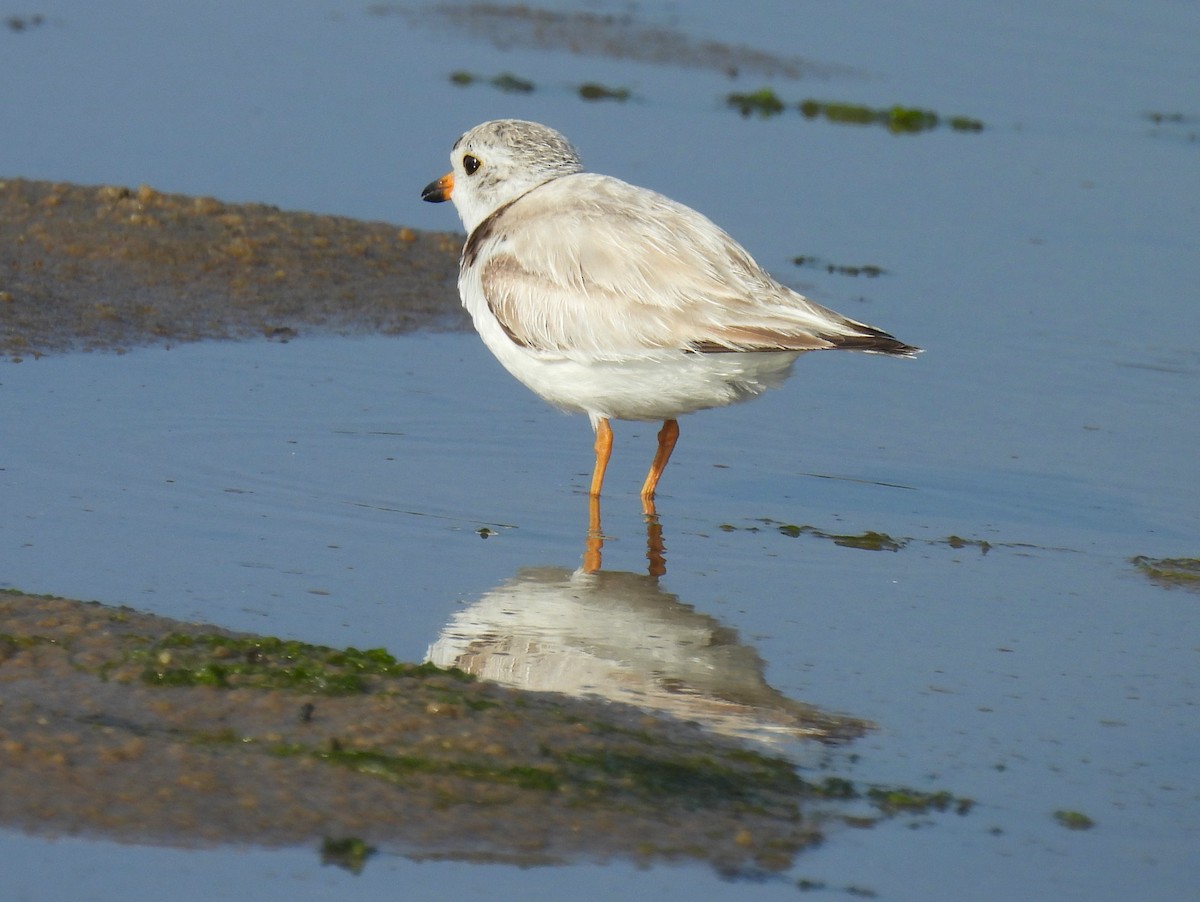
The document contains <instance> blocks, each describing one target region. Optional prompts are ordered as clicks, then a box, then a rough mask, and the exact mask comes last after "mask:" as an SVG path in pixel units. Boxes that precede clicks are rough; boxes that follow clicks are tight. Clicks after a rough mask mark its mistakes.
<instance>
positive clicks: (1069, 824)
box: [1054, 809, 1096, 830]
mask: <svg viewBox="0 0 1200 902" xmlns="http://www.w3.org/2000/svg"><path fill="white" fill-rule="evenodd" d="M1054 819H1055V820H1056V821H1058V823H1059V824H1061V825H1062V826H1064V827H1066V828H1067V829H1068V830H1091V829H1092V828H1093V827H1094V826H1096V822H1095V821H1094V820H1092V819H1091V818H1090V817H1088V816H1087V815H1086V814H1083V813H1081V812H1079V811H1069V810H1064V809H1059V810H1058V811H1056V812H1054Z"/></svg>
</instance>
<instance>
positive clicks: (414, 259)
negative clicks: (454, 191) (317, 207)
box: [0, 179, 467, 359]
mask: <svg viewBox="0 0 1200 902" xmlns="http://www.w3.org/2000/svg"><path fill="white" fill-rule="evenodd" d="M461 247H462V236H461V235H456V234H454V233H450V232H422V231H416V230H414V229H409V228H404V227H398V226H394V225H388V224H386V223H367V222H358V221H356V220H353V219H347V218H343V217H336V216H318V215H314V214H309V213H288V212H283V211H281V210H278V209H276V208H274V207H269V206H264V205H261V204H226V203H222V202H221V201H218V200H214V199H212V198H207V197H189V196H184V195H177V194H162V193H160V192H158V191H155V190H154V189H153V188H150V187H147V186H142V187H139V188H125V187H113V186H106V187H83V186H79V185H69V184H64V183H51V182H35V181H26V180H23V179H0V248H2V249H3V251H0V262H2V263H3V269H2V270H0V354H3V355H5V356H7V357H9V358H10V359H12V358H20V357H25V356H37V355H40V354H47V353H54V352H62V351H68V350H82V349H105V350H120V349H122V348H126V347H132V346H136V345H145V344H151V343H155V344H171V343H178V342H185V341H199V340H202V339H211V338H249V337H254V336H266V337H268V338H274V339H287V338H289V337H292V336H294V335H296V334H298V333H301V332H304V331H306V330H324V331H333V332H339V333H352V332H383V333H400V332H408V331H411V330H413V329H417V328H461V327H464V326H465V325H466V322H467V321H466V318H465V316H464V314H463V313H462V309H461V306H460V304H459V301H458V292H457V289H456V287H455V281H456V279H457V274H458V253H459V250H460V248H461Z"/></svg>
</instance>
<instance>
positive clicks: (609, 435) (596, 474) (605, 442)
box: [588, 417, 613, 498]
mask: <svg viewBox="0 0 1200 902" xmlns="http://www.w3.org/2000/svg"><path fill="white" fill-rule="evenodd" d="M612 446H613V432H612V426H609V425H608V420H607V419H604V418H603V417H601V418H600V419H599V420H597V421H596V468H595V469H594V470H592V488H591V489H590V490H589V492H588V494H589V495H591V496H592V497H593V498H598V497H600V489H601V487H603V485H604V471H605V470H607V469H608V459H609V458H610V457H612Z"/></svg>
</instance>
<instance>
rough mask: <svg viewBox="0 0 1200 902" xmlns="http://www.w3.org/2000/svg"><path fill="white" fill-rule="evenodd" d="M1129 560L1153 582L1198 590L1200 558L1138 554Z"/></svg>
mask: <svg viewBox="0 0 1200 902" xmlns="http://www.w3.org/2000/svg"><path fill="white" fill-rule="evenodd" d="M1130 561H1131V562H1132V563H1133V565H1134V566H1135V567H1137V568H1138V569H1139V570H1141V571H1142V573H1144V574H1146V576H1148V577H1149V578H1150V579H1151V580H1152V581H1153V582H1155V583H1158V584H1159V585H1161V586H1167V587H1175V586H1182V587H1184V588H1188V589H1195V590H1200V558H1194V557H1167V558H1152V557H1146V556H1145V555H1138V556H1137V557H1135V558H1131V559H1130Z"/></svg>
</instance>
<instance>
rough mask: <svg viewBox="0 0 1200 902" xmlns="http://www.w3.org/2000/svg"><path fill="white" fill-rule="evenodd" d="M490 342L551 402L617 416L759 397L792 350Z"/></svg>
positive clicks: (664, 413)
mask: <svg viewBox="0 0 1200 902" xmlns="http://www.w3.org/2000/svg"><path fill="white" fill-rule="evenodd" d="M498 344H500V347H498V348H497V347H493V346H492V343H491V342H488V345H489V347H490V348H491V350H492V351H493V353H495V354H496V357H497V359H499V361H500V363H501V364H503V365H504V367H505V368H506V369H507V370H508V371H509V372H510V373H512V374H513V375H514V376H515V377H516V378H517V379H518V380H520V381H521V382H522V383H524V384H525V385H526V386H527V387H528V388H529V389H531V390H532V391H533V392H535V393H536V394H538V395H539V396H541V397H542V398H544V399H545V400H546V401H548V402H549V403H551V404H553V405H554V406H556V407H559V408H562V409H563V410H568V411H579V412H583V413H587V414H590V415H592V416H600V417H610V418H613V419H619V420H666V419H672V418H674V417H677V416H680V415H682V414H685V413H692V412H694V411H697V410H704V409H706V408H709V407H724V406H725V405H727V404H736V403H737V402H739V401H746V400H749V399H750V398H754V397H757V396H758V395H760V394H762V393H763V392H764V391H766V390H767V389H770V388H775V387H776V386H778V385H780V384H781V383H782V382H783V381H784V380H785V379H787V377H788V376H789V375H790V373H791V369H792V363H793V361H795V359H796V358H797V357H798V356H799V353H798V352H794V351H783V352H723V353H716V354H703V353H690V352H683V351H658V352H654V353H645V354H642V355H639V356H636V357H613V358H605V359H581V358H577V357H571V356H566V355H558V354H548V353H545V352H535V351H530V350H528V349H526V348H521V347H519V346H517V345H514V344H513V343H512V341H510V340H509V339H508V337H507V336H504V337H503V339H502V342H498Z"/></svg>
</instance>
